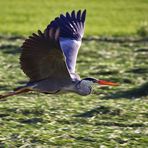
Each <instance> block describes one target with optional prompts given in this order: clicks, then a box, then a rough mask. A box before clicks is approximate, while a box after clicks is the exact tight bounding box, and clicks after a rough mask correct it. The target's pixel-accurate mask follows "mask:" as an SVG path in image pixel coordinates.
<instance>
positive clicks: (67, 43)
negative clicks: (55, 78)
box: [60, 37, 81, 73]
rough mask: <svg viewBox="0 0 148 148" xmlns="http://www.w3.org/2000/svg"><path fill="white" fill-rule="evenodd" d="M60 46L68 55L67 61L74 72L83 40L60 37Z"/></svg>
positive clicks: (66, 55)
mask: <svg viewBox="0 0 148 148" xmlns="http://www.w3.org/2000/svg"><path fill="white" fill-rule="evenodd" d="M60 46H61V49H62V51H63V53H64V55H65V57H66V63H67V66H68V69H69V71H70V72H71V73H74V72H75V66H76V60H77V55H78V50H79V48H80V46H81V41H77V40H72V39H69V38H62V37H60Z"/></svg>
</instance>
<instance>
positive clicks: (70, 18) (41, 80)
mask: <svg viewBox="0 0 148 148" xmlns="http://www.w3.org/2000/svg"><path fill="white" fill-rule="evenodd" d="M85 17H86V10H84V11H81V10H79V11H77V12H75V11H72V12H71V13H68V12H67V13H66V14H65V15H63V14H61V15H60V16H59V17H56V18H55V19H54V20H53V21H51V23H50V24H49V25H48V26H47V28H46V29H45V30H44V32H41V31H40V30H38V33H33V34H32V35H31V36H29V38H28V39H26V40H25V42H24V43H23V45H22V47H21V48H22V53H21V56H20V65H21V69H22V70H23V72H24V73H25V74H26V75H27V76H28V77H29V79H30V80H29V82H28V83H26V84H25V85H24V86H21V87H18V88H16V89H15V90H14V91H12V92H8V93H6V94H4V95H0V98H5V97H8V96H13V95H16V94H20V93H24V92H29V91H37V92H41V93H47V94H57V93H59V92H74V93H77V94H79V95H89V94H90V93H91V91H92V87H91V86H92V84H93V83H96V84H99V85H111V86H116V85H118V84H117V83H113V82H108V81H105V80H97V79H95V78H84V79H81V78H80V76H79V75H78V74H76V73H75V66H76V59H77V54H78V50H79V48H80V46H81V42H82V37H83V34H84V24H85Z"/></svg>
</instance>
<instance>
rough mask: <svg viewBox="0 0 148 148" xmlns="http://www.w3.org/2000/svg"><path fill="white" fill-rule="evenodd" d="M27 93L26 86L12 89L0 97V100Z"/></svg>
mask: <svg viewBox="0 0 148 148" xmlns="http://www.w3.org/2000/svg"><path fill="white" fill-rule="evenodd" d="M28 91H30V89H29V88H28V87H26V86H22V87H18V88H16V89H14V90H13V91H12V92H8V93H5V94H2V95H0V100H1V99H4V98H6V97H9V96H14V95H17V94H21V93H25V92H28Z"/></svg>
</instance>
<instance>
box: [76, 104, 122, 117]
mask: <svg viewBox="0 0 148 148" xmlns="http://www.w3.org/2000/svg"><path fill="white" fill-rule="evenodd" d="M120 113H121V110H120V109H113V108H111V107H109V106H98V107H96V108H93V109H91V110H89V111H86V112H84V113H81V114H78V115H75V117H85V118H90V117H93V116H95V115H97V114H109V115H120Z"/></svg>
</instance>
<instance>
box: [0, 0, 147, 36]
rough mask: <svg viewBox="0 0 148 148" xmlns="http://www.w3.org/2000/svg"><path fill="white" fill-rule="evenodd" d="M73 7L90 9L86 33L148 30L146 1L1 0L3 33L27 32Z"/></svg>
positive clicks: (0, 19) (0, 30) (102, 33)
mask: <svg viewBox="0 0 148 148" xmlns="http://www.w3.org/2000/svg"><path fill="white" fill-rule="evenodd" d="M74 9H75V10H79V9H86V10H87V19H86V32H85V35H87V36H91V35H101V36H105V35H110V36H112V35H114V36H121V35H124V36H127V35H136V34H137V33H139V32H140V34H141V32H143V31H147V32H148V29H147V28H148V13H147V12H148V1H147V0H105V1H104V0H92V1H89V0H81V1H79V0H75V1H74V0H68V1H64V0H56V1H55V0H50V1H49V0H31V1H30V0H25V1H23V0H0V34H2V35H6V34H9V35H11V34H13V35H16V34H19V35H28V34H30V33H31V32H34V31H36V30H37V29H44V28H45V27H46V26H47V24H48V23H49V22H50V21H51V20H53V19H54V18H55V17H57V16H59V14H61V13H63V14H65V12H67V11H72V10H74ZM143 34H145V33H143Z"/></svg>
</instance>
